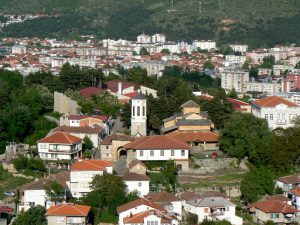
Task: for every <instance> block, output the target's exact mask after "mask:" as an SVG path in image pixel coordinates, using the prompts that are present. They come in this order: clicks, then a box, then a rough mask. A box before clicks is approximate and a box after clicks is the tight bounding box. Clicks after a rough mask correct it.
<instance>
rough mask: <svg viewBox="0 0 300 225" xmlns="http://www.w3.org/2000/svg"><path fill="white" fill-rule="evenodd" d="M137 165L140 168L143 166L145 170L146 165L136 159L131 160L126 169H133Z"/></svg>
mask: <svg viewBox="0 0 300 225" xmlns="http://www.w3.org/2000/svg"><path fill="white" fill-rule="evenodd" d="M137 164H140V165H141V166H143V167H144V168H146V169H147V166H146V164H145V163H143V162H142V161H140V160H138V159H134V160H132V161H131V162H130V163H129V165H128V168H129V169H131V168H133V167H134V166H136V165H137Z"/></svg>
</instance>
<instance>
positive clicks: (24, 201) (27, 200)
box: [18, 171, 70, 212]
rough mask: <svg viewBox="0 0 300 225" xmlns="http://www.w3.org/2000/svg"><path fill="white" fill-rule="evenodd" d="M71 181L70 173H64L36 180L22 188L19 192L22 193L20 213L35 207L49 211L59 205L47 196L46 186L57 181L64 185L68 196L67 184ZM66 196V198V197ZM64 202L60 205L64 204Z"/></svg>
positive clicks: (19, 205)
mask: <svg viewBox="0 0 300 225" xmlns="http://www.w3.org/2000/svg"><path fill="white" fill-rule="evenodd" d="M69 180H70V172H68V171H64V172H60V173H57V174H55V175H52V176H50V177H47V178H41V179H38V180H34V181H32V182H30V183H27V184H25V185H23V186H21V187H20V188H19V189H18V191H19V193H20V203H19V204H18V212H25V211H27V210H28V209H30V208H31V207H34V206H38V205H40V206H43V207H45V208H46V209H48V208H49V207H50V206H52V205H55V204H58V202H52V201H51V199H49V198H48V196H47V194H46V190H45V188H46V186H47V185H49V184H50V183H51V182H53V181H56V182H57V183H59V184H60V185H62V186H63V187H64V188H65V190H66V196H67V192H68V186H67V182H68V181H69ZM66 196H65V197H66ZM64 202H65V200H64V201H63V202H60V203H64Z"/></svg>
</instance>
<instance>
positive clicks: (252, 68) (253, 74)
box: [249, 66, 258, 79]
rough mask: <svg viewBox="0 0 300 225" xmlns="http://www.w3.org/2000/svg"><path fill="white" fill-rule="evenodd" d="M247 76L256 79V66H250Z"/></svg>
mask: <svg viewBox="0 0 300 225" xmlns="http://www.w3.org/2000/svg"><path fill="white" fill-rule="evenodd" d="M249 76H250V77H253V78H254V79H256V78H257V77H258V68H257V67H253V66H251V68H250V70H249Z"/></svg>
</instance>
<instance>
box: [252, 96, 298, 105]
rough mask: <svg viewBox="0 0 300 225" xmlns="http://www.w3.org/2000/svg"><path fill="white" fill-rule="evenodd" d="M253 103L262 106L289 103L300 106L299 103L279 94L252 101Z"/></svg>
mask: <svg viewBox="0 0 300 225" xmlns="http://www.w3.org/2000/svg"><path fill="white" fill-rule="evenodd" d="M252 104H254V105H257V106H260V107H275V106H276V105H279V104H284V105H287V106H288V107H299V106H298V105H297V104H295V103H293V102H290V101H288V100H286V99H284V98H280V97H278V96H270V97H266V98H262V99H258V100H255V101H252Z"/></svg>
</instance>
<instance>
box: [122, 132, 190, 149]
mask: <svg viewBox="0 0 300 225" xmlns="http://www.w3.org/2000/svg"><path fill="white" fill-rule="evenodd" d="M124 148H125V149H144V150H149V149H154V150H155V149H191V146H190V145H188V144H187V143H185V142H183V141H181V140H177V139H175V138H172V137H168V136H166V135H154V136H146V137H139V138H137V139H135V140H134V141H132V142H131V143H129V144H126V145H125V146H124Z"/></svg>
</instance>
